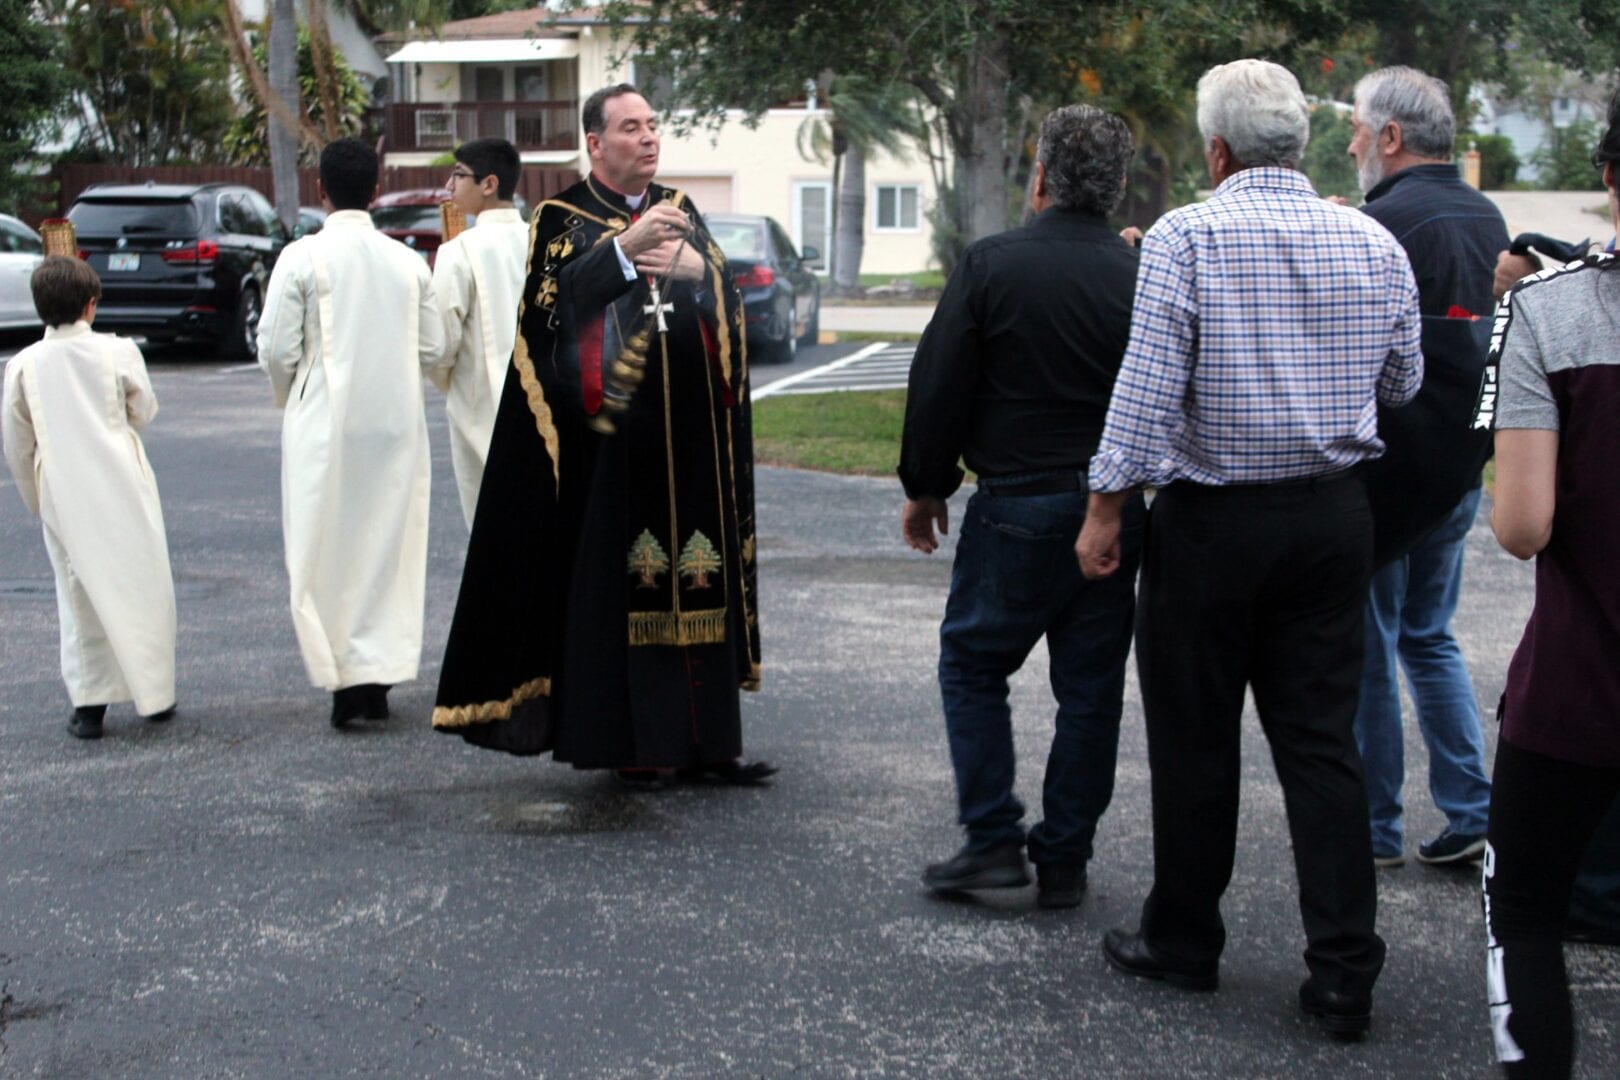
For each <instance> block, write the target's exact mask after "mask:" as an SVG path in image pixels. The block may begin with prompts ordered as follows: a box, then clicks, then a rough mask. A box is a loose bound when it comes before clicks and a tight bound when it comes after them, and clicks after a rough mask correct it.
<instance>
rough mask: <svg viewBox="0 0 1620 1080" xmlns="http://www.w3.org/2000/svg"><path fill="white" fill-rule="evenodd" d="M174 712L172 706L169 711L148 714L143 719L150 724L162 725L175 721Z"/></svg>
mask: <svg viewBox="0 0 1620 1080" xmlns="http://www.w3.org/2000/svg"><path fill="white" fill-rule="evenodd" d="M174 712H175V707H174V706H173V705H170V706H169V707H168V708H167V709H160V710H158V711H157V712H155V713H147V714H146V715H145V716H143V717H141V719H142V720H145V721H146V722H147V723H148V724H162V723H164V722H166V721H169V720H173V719H174Z"/></svg>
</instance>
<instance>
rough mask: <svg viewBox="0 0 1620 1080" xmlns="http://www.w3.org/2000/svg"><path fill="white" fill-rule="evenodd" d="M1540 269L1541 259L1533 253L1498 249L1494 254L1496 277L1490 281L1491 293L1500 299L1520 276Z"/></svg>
mask: <svg viewBox="0 0 1620 1080" xmlns="http://www.w3.org/2000/svg"><path fill="white" fill-rule="evenodd" d="M1540 269H1541V260H1540V259H1538V258H1536V257H1535V256H1534V255H1515V254H1513V253H1512V252H1511V251H1499V252H1497V254H1496V278H1495V280H1493V281H1492V282H1491V293H1492V294H1493V295H1494V296H1495V297H1496V298H1497V299H1498V300H1500V299H1502V296H1503V294H1505V293H1506V292H1507V291H1508V290H1509V289H1511V288H1513V286H1514V284H1515V283H1516V282H1517V281H1518V280H1519V279H1520V278H1527V277H1529V276H1530V275H1531V274H1533V273H1535V272H1536V271H1537V270H1540Z"/></svg>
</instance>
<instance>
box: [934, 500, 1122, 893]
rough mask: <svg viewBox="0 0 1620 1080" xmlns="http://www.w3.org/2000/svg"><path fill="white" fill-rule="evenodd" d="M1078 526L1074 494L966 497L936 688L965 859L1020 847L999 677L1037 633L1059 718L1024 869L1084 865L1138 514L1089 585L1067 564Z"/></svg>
mask: <svg viewBox="0 0 1620 1080" xmlns="http://www.w3.org/2000/svg"><path fill="white" fill-rule="evenodd" d="M1007 479H1010V478H1003V480H1004V482H1005V481H1006V480H1007ZM1085 516H1086V492H1085V491H1084V490H1080V491H1069V492H1062V493H1060V494H1053V495H1012V496H997V495H993V494H991V493H989V492H988V491H987V490H985V489H984V488H981V489H980V490H979V491H977V492H975V493H974V495H973V497H972V498H971V499H969V500H968V505H967V513H966V514H965V515H964V520H963V522H962V532H961V538H960V539H959V540H958V542H957V546H956V563H955V565H954V566H953V567H952V569H951V595H950V599H949V600H948V601H947V602H946V604H945V621H944V623H943V624H942V625H941V626H940V631H939V645H940V648H939V686H940V693H941V695H942V696H943V698H944V703H945V730H946V734H947V736H948V737H949V740H950V748H951V765H952V766H953V767H954V769H955V771H956V799H957V808H958V812H959V816H958V820H959V821H961V823H962V825H963V826H964V827H965V828H966V829H967V836H968V843H967V848H968V850H969V851H984V850H986V849H988V848H992V847H997V846H1000V845H1002V844H1008V843H1023V842H1024V841H1025V836H1024V828H1023V825H1022V821H1023V817H1024V807H1023V804H1022V803H1020V802H1019V801H1018V798H1017V796H1015V795H1014V794H1013V776H1014V772H1015V769H1014V754H1013V738H1012V710H1011V708H1010V707H1009V705H1008V703H1007V678H1008V676H1010V675H1011V674H1012V673H1013V672H1015V671H1017V670H1018V669H1019V667H1021V666H1022V665H1023V663H1024V659H1025V658H1026V657H1027V656H1028V655H1029V652H1030V650H1031V649H1032V648H1034V647H1035V643H1036V642H1037V641H1039V640H1040V639H1041V638H1042V637H1043V636H1044V637H1045V638H1046V643H1047V651H1048V653H1049V654H1050V658H1051V680H1052V692H1053V694H1054V695H1055V696H1056V698H1057V702H1058V709H1057V721H1056V730H1055V731H1054V733H1053V736H1052V748H1051V750H1050V752H1049V753H1048V754H1047V758H1046V781H1045V787H1044V788H1043V791H1042V810H1043V814H1044V817H1043V820H1042V821H1041V823H1040V824H1039V825H1037V826H1035V827H1034V828H1033V829H1031V830H1030V833H1029V836H1028V843H1029V856H1030V859H1031V860H1032V861H1034V862H1036V863H1076V864H1084V863H1085V862H1086V860H1088V859H1089V858H1090V857H1091V840H1092V836H1093V835H1094V834H1095V833H1096V831H1097V820H1098V819H1099V818H1100V817H1102V814H1103V811H1104V810H1106V809H1107V808H1108V802H1109V800H1110V799H1112V798H1113V794H1114V759H1115V756H1116V754H1117V752H1118V749H1119V717H1120V710H1121V707H1122V703H1123V698H1124V692H1125V659H1126V657H1127V656H1128V655H1129V653H1130V647H1131V623H1132V617H1133V615H1134V612H1135V607H1136V569H1137V565H1138V563H1139V562H1140V560H1141V551H1142V529H1143V516H1144V511H1143V507H1142V500H1141V497H1140V496H1133V497H1132V498H1131V500H1130V501H1129V502H1128V503H1127V504H1126V507H1125V511H1124V527H1123V530H1122V535H1121V542H1120V546H1121V554H1122V556H1123V565H1121V567H1120V569H1119V570H1118V572H1116V573H1115V574H1114V575H1113V576H1111V577H1109V578H1106V579H1104V580H1102V581H1095V582H1089V581H1086V580H1085V578H1084V577H1082V576H1081V574H1080V568H1079V566H1078V564H1077V563H1076V561H1075V556H1074V542H1075V539H1076V538H1077V537H1078V536H1079V535H1080V526H1081V525H1082V524H1083V523H1084V522H1085Z"/></svg>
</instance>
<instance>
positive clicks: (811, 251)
mask: <svg viewBox="0 0 1620 1080" xmlns="http://www.w3.org/2000/svg"><path fill="white" fill-rule="evenodd" d="M820 258H821V250H820V249H819V248H813V247H811V246H810V245H808V244H806V245H805V246H804V248H803V249H802V250H800V252H799V261H800V262H807V263H813V262H816V261H817V260H819V259H820Z"/></svg>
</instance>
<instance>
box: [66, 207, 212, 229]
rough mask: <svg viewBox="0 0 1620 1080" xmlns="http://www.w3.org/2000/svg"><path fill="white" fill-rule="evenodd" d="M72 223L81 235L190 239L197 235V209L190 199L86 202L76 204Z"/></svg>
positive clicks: (71, 211)
mask: <svg viewBox="0 0 1620 1080" xmlns="http://www.w3.org/2000/svg"><path fill="white" fill-rule="evenodd" d="M68 220H69V221H71V222H73V227H74V228H75V229H77V230H78V232H79V234H80V235H81V236H134V235H137V234H140V233H159V234H162V235H167V236H174V235H180V236H190V235H194V234H195V233H196V232H197V210H196V208H195V207H194V206H192V205H191V200H189V199H186V200H181V201H177V200H175V199H162V200H158V199H119V200H118V201H116V202H102V201H90V200H84V201H80V202H77V203H74V204H73V207H72V209H70V210H69V211H68Z"/></svg>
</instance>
